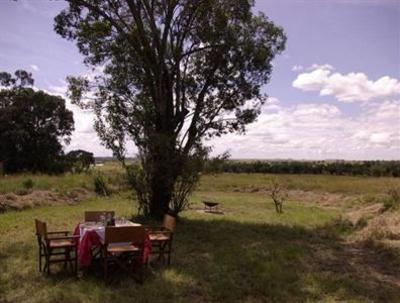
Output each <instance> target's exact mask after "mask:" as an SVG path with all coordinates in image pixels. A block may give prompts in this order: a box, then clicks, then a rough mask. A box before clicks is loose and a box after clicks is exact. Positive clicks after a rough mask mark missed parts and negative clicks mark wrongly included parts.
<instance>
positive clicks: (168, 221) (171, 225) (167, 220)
mask: <svg viewBox="0 0 400 303" xmlns="http://www.w3.org/2000/svg"><path fill="white" fill-rule="evenodd" d="M163 226H164V227H165V228H166V229H168V230H169V231H170V232H172V233H173V232H174V231H175V226H176V218H175V217H173V216H171V215H168V214H165V215H164V221H163Z"/></svg>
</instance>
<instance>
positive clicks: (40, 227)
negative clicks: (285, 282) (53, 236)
mask: <svg viewBox="0 0 400 303" xmlns="http://www.w3.org/2000/svg"><path fill="white" fill-rule="evenodd" d="M35 226H36V236H38V237H40V238H46V237H47V225H46V223H45V222H42V221H40V220H38V219H35Z"/></svg>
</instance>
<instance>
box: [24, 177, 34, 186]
mask: <svg viewBox="0 0 400 303" xmlns="http://www.w3.org/2000/svg"><path fill="white" fill-rule="evenodd" d="M34 184H35V183H34V182H33V180H32V179H31V178H29V179H26V180H24V181H23V182H22V187H23V188H24V189H32V188H33V185H34Z"/></svg>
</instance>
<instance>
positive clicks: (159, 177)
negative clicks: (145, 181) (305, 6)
mask: <svg viewBox="0 0 400 303" xmlns="http://www.w3.org/2000/svg"><path fill="white" fill-rule="evenodd" d="M153 142H154V143H155V144H154V145H153V146H152V148H151V151H150V152H151V155H150V157H151V181H150V187H151V199H150V207H149V210H150V216H151V217H153V218H155V219H158V220H161V219H162V218H163V216H164V214H165V213H167V212H168V209H169V203H170V201H171V197H172V194H173V190H174V184H175V180H176V175H177V166H176V161H175V141H174V139H173V137H172V136H168V135H165V134H163V135H157V136H156V138H155V140H154V141H153Z"/></svg>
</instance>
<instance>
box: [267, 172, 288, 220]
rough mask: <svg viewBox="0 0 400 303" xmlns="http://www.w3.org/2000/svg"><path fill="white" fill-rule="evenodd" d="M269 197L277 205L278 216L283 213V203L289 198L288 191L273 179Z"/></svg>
mask: <svg viewBox="0 0 400 303" xmlns="http://www.w3.org/2000/svg"><path fill="white" fill-rule="evenodd" d="M269 195H270V196H271V198H272V200H273V201H274V203H275V210H276V212H277V213H278V214H281V213H283V203H284V202H285V200H286V199H287V198H288V193H287V189H286V188H285V187H284V186H283V185H282V184H279V182H278V180H276V179H272V180H271V185H270V189H269Z"/></svg>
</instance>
